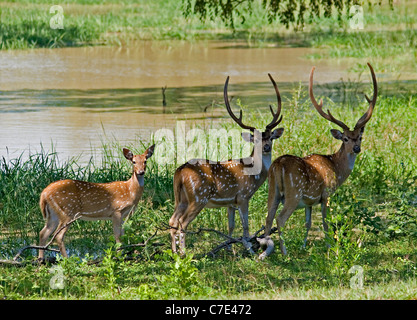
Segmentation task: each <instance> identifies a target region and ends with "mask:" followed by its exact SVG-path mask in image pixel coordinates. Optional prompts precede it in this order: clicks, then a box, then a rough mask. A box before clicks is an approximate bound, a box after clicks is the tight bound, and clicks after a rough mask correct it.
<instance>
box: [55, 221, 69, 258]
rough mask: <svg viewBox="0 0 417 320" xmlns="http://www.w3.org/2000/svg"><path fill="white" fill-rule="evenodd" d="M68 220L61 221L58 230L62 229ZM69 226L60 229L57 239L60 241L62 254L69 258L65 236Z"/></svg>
mask: <svg viewBox="0 0 417 320" xmlns="http://www.w3.org/2000/svg"><path fill="white" fill-rule="evenodd" d="M67 222H68V221H60V222H59V225H58V228H57V230H59V229H61V228H62V227H63V226H64V225H65V224H66V223H67ZM68 227H69V226H66V227H65V228H62V230H60V231H58V233H57V235H56V237H55V240H56V242H57V243H58V247H59V251H61V255H62V256H63V257H64V258H68V254H67V251H66V249H65V245H64V236H65V233H66V232H67V230H68Z"/></svg>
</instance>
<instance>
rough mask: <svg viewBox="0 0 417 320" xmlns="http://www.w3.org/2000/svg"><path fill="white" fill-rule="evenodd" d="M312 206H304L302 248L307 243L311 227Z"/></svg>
mask: <svg viewBox="0 0 417 320" xmlns="http://www.w3.org/2000/svg"><path fill="white" fill-rule="evenodd" d="M312 209H313V208H312V207H306V209H305V211H306V229H307V230H306V236H305V238H304V244H303V248H305V247H306V245H307V237H308V231H310V228H311V211H312Z"/></svg>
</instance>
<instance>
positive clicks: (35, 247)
mask: <svg viewBox="0 0 417 320" xmlns="http://www.w3.org/2000/svg"><path fill="white" fill-rule="evenodd" d="M80 218H81V213H80V212H78V213H77V214H76V215H75V216H74V218H72V219H71V220H70V221H68V222H67V223H66V224H64V225H63V226H62V227H61V228H59V229H58V230H57V231H55V233H54V235H53V236H52V238H51V240H50V241H49V242H48V243H47V244H46V245H45V246H33V245H31V246H26V247H23V248H22V249H20V250H19V252H18V253H17V254H16V255H15V256H14V258H13V261H17V259H18V258H19V257H20V256H21V255H22V253H23V251H25V250H27V249H37V250H48V251H53V252H60V251H59V250H58V249H50V248H49V246H50V245H51V244H52V242H53V241H54V240H55V238H56V236H57V235H58V233H60V232H61V231H62V230H63V229H65V228H67V227H68V226H69V225H70V224H71V223H73V222H74V221H76V220H78V219H80Z"/></svg>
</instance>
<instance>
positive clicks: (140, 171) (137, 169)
mask: <svg viewBox="0 0 417 320" xmlns="http://www.w3.org/2000/svg"><path fill="white" fill-rule="evenodd" d="M154 149H155V145H152V146H150V147H149V148H148V149H146V151H145V152H144V153H143V154H137V155H133V153H132V151H130V150H129V149H127V148H123V155H124V156H125V158H126V159H127V160H129V161H131V162H132V165H133V172H134V173H135V174H136V175H137V176H143V175H144V174H145V170H146V161H147V160H148V159H149V158H150V157H151V156H152V154H153V152H154Z"/></svg>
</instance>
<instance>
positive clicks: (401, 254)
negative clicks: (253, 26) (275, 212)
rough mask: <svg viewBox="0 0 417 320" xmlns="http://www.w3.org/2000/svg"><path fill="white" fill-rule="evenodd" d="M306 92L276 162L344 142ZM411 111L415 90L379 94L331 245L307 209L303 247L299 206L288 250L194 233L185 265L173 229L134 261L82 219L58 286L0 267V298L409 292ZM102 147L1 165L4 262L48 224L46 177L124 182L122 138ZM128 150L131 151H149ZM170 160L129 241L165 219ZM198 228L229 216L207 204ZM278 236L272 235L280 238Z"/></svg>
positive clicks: (288, 104) (259, 122) (413, 205)
mask: <svg viewBox="0 0 417 320" xmlns="http://www.w3.org/2000/svg"><path fill="white" fill-rule="evenodd" d="M305 95H306V93H305V88H298V87H294V94H293V97H292V98H291V99H290V100H286V101H284V103H285V108H284V110H283V112H284V114H283V115H284V120H283V122H282V126H283V127H284V128H285V132H284V135H283V136H282V137H281V138H280V139H279V140H278V141H277V142H275V145H274V153H273V158H276V157H277V156H279V155H282V154H285V153H289V154H295V155H299V156H304V155H307V154H310V153H329V152H334V151H335V150H336V148H337V147H338V145H339V142H338V141H336V140H334V139H332V138H331V135H330V132H329V129H331V128H332V127H333V126H331V124H330V123H328V122H327V121H326V120H324V119H322V118H321V117H319V116H318V115H317V114H316V112H315V111H313V110H312V108H311V106H310V104H309V102H308V100H305ZM361 99H362V98H361ZM325 105H326V106H327V107H329V108H330V109H331V110H332V113H333V114H334V115H335V116H336V117H340V118H342V119H343V121H345V122H346V123H347V124H349V125H352V124H354V123H355V121H356V120H357V119H358V118H359V117H360V116H361V115H362V114H363V112H364V109H366V104H365V103H360V106H358V105H353V104H352V105H351V104H350V103H345V104H339V103H334V102H332V101H330V100H329V99H325ZM243 107H244V109H245V112H244V117H245V119H247V121H251V123H254V124H256V126H257V127H262V126H264V125H265V124H266V123H267V122H268V121H269V120H270V119H269V114H268V113H267V112H266V111H267V110H266V109H265V110H253V111H249V110H248V109H247V108H246V107H245V106H243ZM264 111H265V112H264ZM416 117H417V100H416V97H415V95H413V94H410V93H408V94H403V95H398V96H391V97H389V96H384V95H381V96H380V97H379V98H378V104H377V106H376V108H375V111H374V114H373V116H372V118H371V120H370V122H369V123H368V124H367V127H366V130H365V133H364V141H363V143H362V149H363V151H362V153H361V154H360V156H359V158H358V160H357V162H356V164H355V169H354V171H353V173H352V174H351V176H350V177H349V179H348V180H347V182H346V183H345V184H344V185H342V186H341V187H340V188H339V189H338V191H337V192H336V193H335V194H334V196H333V197H332V198H331V202H330V217H329V222H330V224H331V225H332V226H333V228H334V229H332V230H334V231H333V232H332V233H331V236H332V237H333V238H334V239H335V240H334V243H333V246H332V248H331V249H330V250H328V249H327V247H326V245H325V240H324V237H323V232H322V229H321V218H320V216H319V209H318V208H315V209H314V213H313V226H312V231H311V233H310V237H309V241H308V244H307V249H302V248H301V245H302V241H303V237H304V213H303V211H302V210H299V211H296V212H295V213H294V214H293V215H292V216H291V217H290V219H289V220H288V222H287V225H286V227H285V229H284V236H285V239H286V245H287V249H288V252H289V254H288V256H285V257H284V256H282V255H281V254H280V253H279V252H275V253H274V254H273V255H271V256H270V257H269V258H268V259H266V260H265V261H263V262H260V261H257V260H256V259H255V258H253V257H250V256H248V255H247V254H246V253H245V252H244V250H243V248H241V247H239V246H238V245H237V246H236V247H235V250H236V252H235V253H232V252H222V253H220V254H219V255H218V256H217V257H216V258H202V254H204V253H206V252H208V251H210V250H211V249H212V248H213V247H215V246H216V245H217V244H218V243H219V242H221V241H222V240H223V239H221V238H219V237H218V236H216V235H215V234H213V233H211V232H204V233H199V234H195V235H189V236H188V237H187V248H188V254H189V255H188V258H187V259H184V260H181V259H178V257H177V256H172V255H171V254H170V253H169V248H170V240H169V235H168V232H167V231H166V230H162V229H161V230H159V231H158V233H157V235H156V237H155V238H154V239H153V240H152V243H159V244H160V245H161V246H158V247H153V246H148V247H146V248H145V249H138V250H137V252H136V253H134V254H133V256H132V253H131V254H130V256H131V257H133V260H129V261H126V260H125V259H124V257H123V254H122V253H121V252H117V251H115V248H114V240H113V238H112V227H111V223H110V222H108V221H107V222H104V221H96V222H88V221H77V222H75V223H74V224H73V225H72V226H71V228H70V230H69V231H68V233H67V236H66V244H67V248H68V249H69V250H70V253H71V255H72V257H71V258H69V259H61V260H59V261H58V266H60V267H61V268H62V270H63V271H62V272H63V275H64V276H65V277H66V278H65V287H64V289H62V290H57V289H56V290H54V289H51V287H50V285H49V281H50V279H51V277H52V276H53V274H51V272H50V271H51V266H50V265H46V266H32V265H27V266H25V267H19V268H16V267H11V266H0V269H1V272H0V295H1V296H5V297H6V298H7V299H28V298H29V299H40V298H42V299H56V298H67V299H97V298H100V299H137V298H139V299H167V298H170V299H172V298H174V299H177V298H178V299H207V298H221V299H232V298H238V299H240V298H244V299H263V298H267V297H272V298H273V299H281V298H285V299H338V298H340V299H379V298H382V299H386V298H390V299H415V298H417V296H416V292H417V290H416V284H417V283H416V275H417V274H416V273H417V264H416V261H417V226H416V221H417V198H416V194H417V176H416V172H417V170H416V169H417V159H416V157H415V156H414V154H415V152H414V150H415V149H416V147H417V142H416V141H417V137H416V135H417V133H416V132H415V130H414V122H415V119H416ZM225 126H227V125H226V124H225ZM229 128H230V127H229ZM106 143H107V144H106ZM106 143H105V145H104V148H103V150H104V151H103V159H99V160H101V161H98V160H97V159H95V160H94V161H91V162H90V163H89V164H87V165H83V166H80V165H78V164H77V163H78V160H77V159H76V158H75V159H70V160H69V161H67V162H61V161H58V159H57V157H56V155H55V154H45V153H43V152H42V153H40V154H33V155H32V156H31V157H30V158H29V160H23V158H19V159H16V160H14V161H12V163H9V162H6V161H5V160H3V161H1V162H0V175H1V181H2V183H1V184H0V230H1V231H0V232H1V235H0V242H1V246H0V259H10V258H12V257H13V256H14V254H16V252H17V251H18V249H19V248H21V247H23V246H24V245H26V244H35V243H37V241H38V233H39V230H40V229H41V228H42V226H43V220H42V216H41V214H40V211H39V208H38V201H39V195H40V192H41V191H42V189H43V188H44V187H46V186H47V185H48V184H49V183H50V182H52V181H55V180H57V179H61V178H77V179H83V180H88V181H96V182H104V181H113V180H119V179H127V178H128V177H129V174H130V172H129V167H128V165H127V161H125V160H124V159H123V157H122V156H121V151H120V149H121V148H120V147H119V146H118V145H117V143H114V142H106ZM132 147H133V148H132V149H133V150H135V151H138V152H142V151H143V149H144V146H132ZM135 147H136V149H135ZM151 159H152V158H151ZM99 162H101V164H100V165H96V164H95V163H99ZM175 167H176V165H170V166H168V167H159V166H157V165H156V163H155V162H154V161H153V160H151V161H150V163H149V166H148V171H147V173H146V182H145V183H146V187H145V194H144V198H143V201H142V202H141V203H140V205H139V206H138V208H137V210H136V212H135V214H134V215H133V216H132V217H131V218H130V219H129V220H128V221H127V223H126V225H125V229H126V234H125V236H124V239H123V241H124V244H133V243H141V242H144V241H145V240H146V239H148V238H149V237H150V236H151V235H152V234H153V233H154V232H155V231H156V230H158V229H159V228H161V226H162V225H163V224H164V223H167V222H168V220H169V218H170V216H171V214H172V212H173V206H174V199H173V192H172V175H173V172H174V169H175ZM267 190H268V185H267V183H265V184H264V185H263V186H262V187H261V188H260V190H259V191H258V192H257V193H256V194H255V196H254V197H253V198H252V200H251V203H250V216H249V222H250V230H251V232H254V231H255V230H258V229H259V228H260V227H261V226H262V225H263V224H264V223H265V215H266V211H267V210H266V208H267ZM236 226H237V228H236V231H235V235H236V236H237V235H240V234H241V232H242V230H241V228H240V222H239V219H238V218H237V222H236ZM199 227H203V228H214V229H216V230H220V231H222V232H226V230H227V218H226V211H225V210H224V209H205V210H204V211H203V212H202V213H201V214H200V215H199V216H198V217H197V218H196V220H195V221H193V223H192V224H191V225H190V227H189V229H190V230H197V229H198V228H199ZM273 239H274V240H275V242H276V241H277V238H276V235H273ZM49 254H50V253H49ZM35 256H36V252H35V251H30V250H29V251H27V252H26V253H25V254H24V256H23V259H26V261H30V260H31V259H33V258H34V257H35ZM94 259H101V263H98V264H91V263H92V262H93V261H94ZM354 265H358V266H361V267H362V268H363V275H364V288H363V289H351V288H350V279H351V277H352V276H353V274H351V273H349V270H350V268H351V267H352V266H354Z"/></svg>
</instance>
